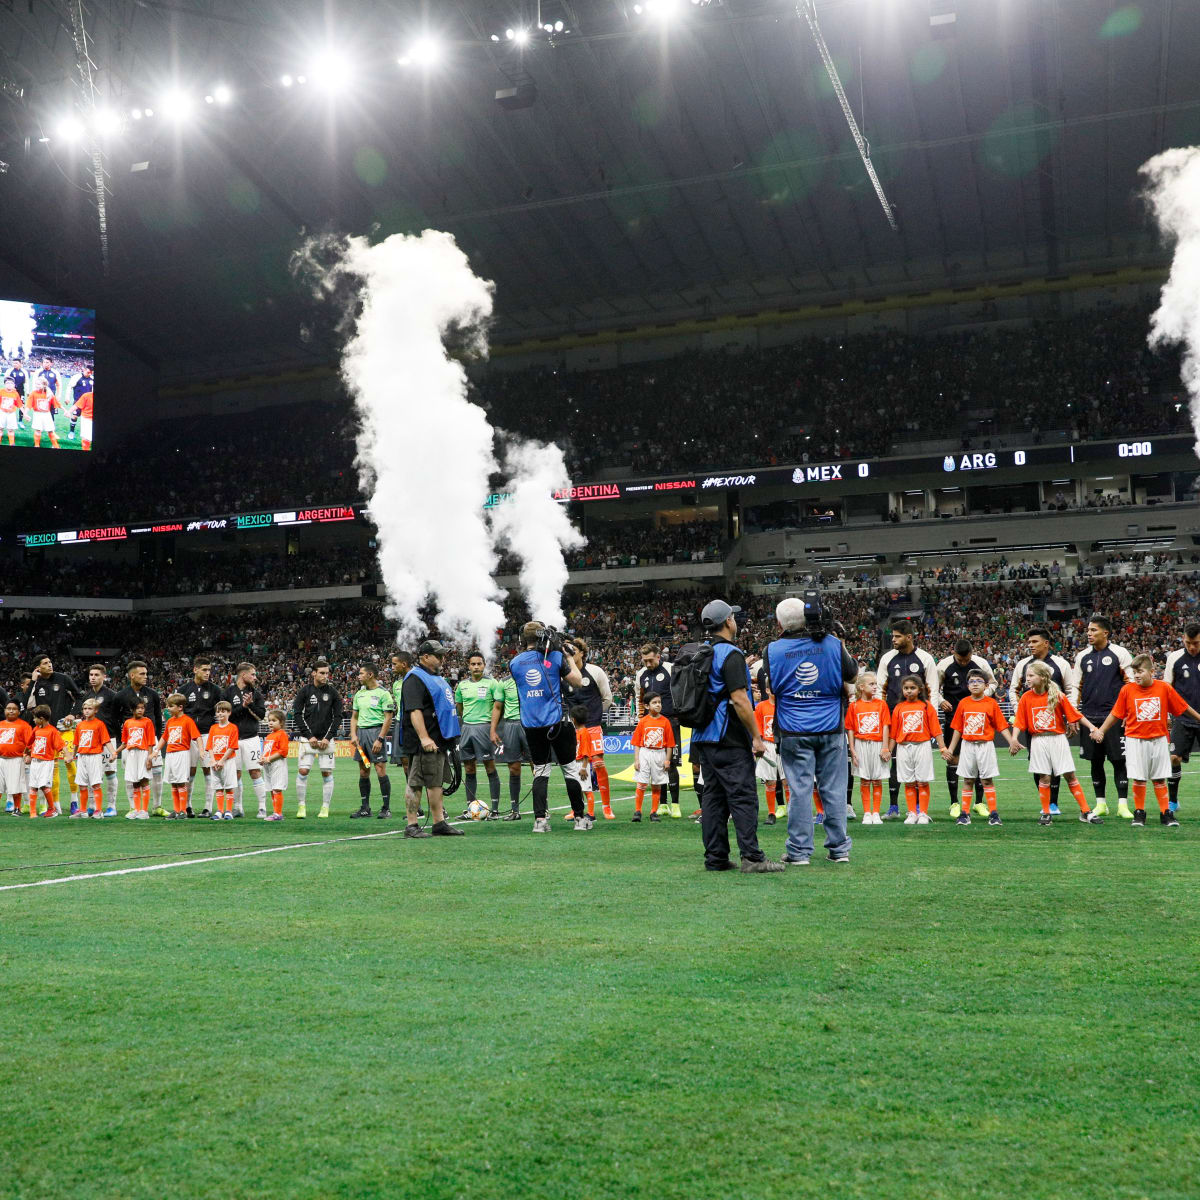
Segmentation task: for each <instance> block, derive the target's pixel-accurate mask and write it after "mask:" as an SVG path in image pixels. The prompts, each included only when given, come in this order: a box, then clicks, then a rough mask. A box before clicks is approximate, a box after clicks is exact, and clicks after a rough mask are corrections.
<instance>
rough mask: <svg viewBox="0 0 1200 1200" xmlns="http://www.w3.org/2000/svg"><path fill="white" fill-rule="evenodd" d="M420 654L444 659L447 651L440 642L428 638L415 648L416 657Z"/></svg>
mask: <svg viewBox="0 0 1200 1200" xmlns="http://www.w3.org/2000/svg"><path fill="white" fill-rule="evenodd" d="M422 654H436V655H437V656H438V658H445V656H446V654H447V650H446V647H445V646H443V645H442V643H441V642H439V641H436V640H435V639H433V638H430V639H429V640H428V641H425V642H422V643H421V644H420V645H419V646H418V647H417V655H418V656H420V655H422Z"/></svg>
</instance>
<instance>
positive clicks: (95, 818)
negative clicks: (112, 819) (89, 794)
mask: <svg viewBox="0 0 1200 1200" xmlns="http://www.w3.org/2000/svg"><path fill="white" fill-rule="evenodd" d="M105 816H106V814H105V813H102V812H101V811H100V810H99V809H96V811H95V812H94V813H92V820H93V821H103V820H104V818H105Z"/></svg>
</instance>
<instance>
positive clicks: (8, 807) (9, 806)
mask: <svg viewBox="0 0 1200 1200" xmlns="http://www.w3.org/2000/svg"><path fill="white" fill-rule="evenodd" d="M16 810H17V806H16V805H15V804H14V803H13V802H12V800H11V799H9V800H7V801H5V804H4V811H5V812H6V813H11V812H16Z"/></svg>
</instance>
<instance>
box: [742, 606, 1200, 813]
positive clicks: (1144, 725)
mask: <svg viewBox="0 0 1200 1200" xmlns="http://www.w3.org/2000/svg"><path fill="white" fill-rule="evenodd" d="M1111 632H1112V628H1111V624H1110V622H1109V621H1108V620H1107V619H1106V618H1104V617H1102V616H1099V615H1097V616H1093V617H1092V618H1091V620H1090V621H1089V623H1088V627H1087V638H1088V643H1089V645H1088V649H1087V650H1084V651H1081V652H1080V653H1079V654H1078V655H1077V656H1076V658H1075V662H1074V664H1071V663H1069V662H1068V661H1067V660H1066V659H1065V658H1063V657H1061V656H1060V655H1055V654H1052V653H1051V652H1050V637H1049V631H1048V630H1046V629H1045V628H1043V627H1041V626H1035V627H1034V628H1032V629H1030V630H1029V631H1028V633H1027V635H1026V636H1027V641H1028V648H1029V651H1030V652H1029V654H1028V655H1027V656H1026V657H1024V658H1022V659H1021V660H1020V661H1019V662H1018V663H1017V664H1016V667H1015V669H1014V672H1013V679H1012V686H1011V687H1010V690H1009V698H1010V700H1011V701H1012V704H1013V706H1014V724H1015V728H1016V730H1017V731H1018V733H1024V734H1025V735H1026V737H1027V740H1028V749H1029V756H1030V761H1029V771H1030V773H1031V774H1032V775H1033V776H1034V778H1035V783H1036V786H1037V789H1038V798H1039V801H1040V803H1041V809H1042V814H1041V816H1040V818H1039V822H1040V823H1041V824H1045V825H1048V824H1050V823H1051V822H1052V820H1053V817H1054V816H1057V815H1058V814H1059V808H1058V803H1057V801H1058V792H1059V786H1060V782H1065V783H1066V784H1067V786H1068V789H1069V790H1070V792H1071V794H1072V796H1073V797H1074V798H1075V800H1076V802H1077V804H1078V805H1079V809H1080V819H1081V820H1083V821H1086V822H1088V823H1090V824H1098V823H1100V819H1101V818H1102V817H1103V816H1105V815H1107V813H1108V811H1109V810H1108V804H1107V801H1106V799H1105V793H1106V778H1105V764H1106V762H1107V763H1110V764H1111V765H1112V768H1113V778H1114V784H1115V787H1116V790H1117V796H1118V815H1119V816H1122V817H1125V818H1127V819H1129V820H1131V821H1132V822H1133V823H1134V825H1135V826H1144V825H1145V820H1146V818H1145V797H1146V786H1147V783H1149V784H1151V785H1152V786H1153V790H1154V795H1155V799H1156V801H1157V803H1158V807H1159V811H1160V820H1161V823H1162V824H1163V825H1168V826H1175V825H1178V818H1177V816H1176V815H1175V814H1176V811H1177V809H1178V805H1179V781H1180V772H1181V767H1182V763H1184V762H1187V761H1188V759H1189V757H1190V755H1191V751H1192V750H1193V749H1194V748H1195V747H1196V746H1197V745H1198V744H1200V711H1198V709H1200V624H1195V623H1192V624H1188V625H1187V626H1186V627H1185V629H1184V636H1183V643H1184V644H1183V646H1182V647H1181V648H1180V649H1177V650H1174V651H1172V652H1171V653H1170V654H1169V655H1168V656H1167V660H1166V663H1165V667H1164V671H1163V679H1162V680H1161V681H1160V680H1157V679H1156V671H1155V664H1154V660H1153V658H1152V657H1151V656H1150V655H1148V654H1140V655H1137V656H1136V657H1133V656H1131V655H1130V653H1129V652H1128V651H1127V650H1126V649H1125V648H1124V647H1122V646H1118V645H1116V644H1115V643H1113V642H1112V641H1111V640H1110V635H1111ZM891 634H892V649H891V650H890V651H888V652H887V653H886V654H884V655H883V656H882V658H881V659H880V662H879V666H878V669H877V671H876V672H864V673H862V674H861V675H860V677H859V679H858V681H857V684H856V689H855V697H854V699H853V701H852V702H851V703H850V704H849V706H848V708H847V713H846V730H847V741H848V752H849V756H850V761H851V768H850V779H849V787H850V795H848V797H847V799H848V801H849V800H850V799H851V798H852V794H853V779H854V776H855V775H857V776H858V777H859V781H860V783H859V792H860V799H861V804H862V812H863V824H882V823H883V821H884V820H887V819H891V818H898V817H899V805H898V800H899V793H900V788H901V787H903V788H904V791H905V807H906V809H907V815H906V816H905V818H904V823H905V824H909V825H924V824H928V823H929V822H930V820H931V818H930V816H929V803H930V791H931V786H932V782H933V779H934V764H933V754H932V746H933V745H934V744H936V745H937V747H938V750H939V752H940V754H941V755H942V758H943V759H944V760H945V762H946V764H947V765H946V786H947V791H948V793H949V799H950V815H951V817H952V818H953V819H955V820H956V821H957V823H958V824H960V825H969V824H970V823H971V817H970V813H971V803H970V790H968V793H967V795H966V797H964V798H963V799H962V800H961V801H960V796H959V788H960V785H961V784H965V785H966V786H967V788H968V789H974V791H975V805H974V811H975V813H976V815H979V816H986V817H987V819H988V822H989V824H992V825H999V824H1001V820H1000V816H999V814H998V811H997V801H996V792H995V780H996V777H997V774H998V762H997V760H996V751H995V739H996V737H998V736H1000V737H1003V738H1004V739H1005V740H1006V741H1007V742H1008V743H1009V746H1010V750H1011V753H1012V754H1014V755H1015V754H1018V753H1020V750H1021V745H1020V743H1019V742H1018V740H1017V738H1016V737H1015V736H1014V735H1013V732H1012V731H1011V730H1010V729H1009V727H1008V721H1007V719H1006V718H1005V716H1004V714H1003V712H1002V711H1001V709H1000V706H999V704H998V703H997V702H996V700H995V691H996V679H995V675H994V672H993V671H992V669H991V667H990V666H989V664H988V663H987V662H986V661H985V660H984V659H983V658H981V657H980V656H978V655H976V654H974V652H973V647H972V645H971V643H970V642H969V641H967V640H965V639H963V640H960V641H959V642H958V643H957V644H956V646H955V648H954V653H953V654H951V655H948V656H947V657H945V658H944V659H942V660H941V661H940V662H935V660H934V659H933V657H932V656H931V655H930V654H928V653H927V652H926V651H923V650H920V649H918V648H917V647H916V645H915V643H914V629H913V626H912V623H911V622H909V621H897V622H895V623H894V624H893V625H892V627H891ZM759 686H761V683H760V685H759ZM756 690H757V689H756ZM773 712H774V706H773V704H772V703H771V701H770V700H769V699H767V700H765V701H760V702H759V704H758V705H757V706H756V713H757V714H758V722H759V729H760V732H761V733H762V735H763V738H764V740H765V741H768V742H770V740H771V739H770V731H771V720H772V717H773ZM1169 718H1174V720H1173V721H1169ZM1080 726H1082V727H1083V728H1084V729H1086V730H1087V731H1088V734H1087V736H1084V737H1082V738H1081V741H1080V746H1081V751H1082V754H1083V757H1084V759H1085V760H1087V761H1088V763H1089V765H1090V768H1091V777H1092V786H1093V790H1094V795H1095V804H1094V806H1093V807H1092V808H1090V809H1089V807H1088V804H1087V801H1086V799H1085V797H1084V793H1083V788H1082V786H1081V785H1080V783H1079V780H1078V778H1077V776H1076V772H1075V764H1074V759H1073V757H1072V754H1071V749H1070V743H1069V741H1068V738H1069V737H1070V736H1071V735H1073V734H1074V733H1075V732H1076V731H1077V729H1078V728H1079V727H1080ZM759 778H760V779H762V780H765V781H767V808H768V817H767V822H768V823H773V820H774V816H775V807H776V806H775V796H774V792H775V787H776V785H777V783H781V782H782V773H781V771H780V770H779V768H778V760H777V757H776V755H775V754H774V752H773V747H772V748H771V752H770V753H768V755H766V756H764V759H763V760H761V761H760V763H759ZM884 780H887V781H888V789H889V800H890V804H889V808H888V811H887V813H886V814H884V813H882V812H881V807H882V787H883V782H884ZM1131 782H1132V792H1133V807H1132V808H1130V806H1129V791H1130V785H1131ZM813 801H814V803H815V804H816V806H817V809H818V813H819V812H820V809H821V802H820V797H819V796H816V795H814V797H813ZM849 811H850V813H851V816H852V818H853V809H852V808H851V809H849Z"/></svg>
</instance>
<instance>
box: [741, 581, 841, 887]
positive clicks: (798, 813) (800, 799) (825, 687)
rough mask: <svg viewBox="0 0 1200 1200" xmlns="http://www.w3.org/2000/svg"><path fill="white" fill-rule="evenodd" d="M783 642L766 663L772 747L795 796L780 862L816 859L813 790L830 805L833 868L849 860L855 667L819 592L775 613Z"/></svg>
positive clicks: (802, 862)
mask: <svg viewBox="0 0 1200 1200" xmlns="http://www.w3.org/2000/svg"><path fill="white" fill-rule="evenodd" d="M775 619H776V620H777V621H778V622H779V628H780V631H781V635H782V636H781V637H780V638H779V639H778V640H777V641H774V642H772V643H771V644H770V645H769V646H768V647H767V652H766V654H765V656H764V658H765V661H766V667H767V680H768V684H769V686H770V689H771V693H772V695H773V696H774V697H775V741H776V743H777V744H778V746H779V759H780V762H782V764H783V773H784V775H785V777H786V778H787V781H788V785H789V786H790V787H791V789H792V802H791V803H790V804H789V805H788V817H787V826H788V830H787V832H788V836H787V845H786V847H785V849H784V854H783V861H784V862H785V863H788V864H790V865H792V866H807V865H808V862H809V859H811V858H812V853H813V811H812V802H811V799H810V797H811V796H812V793H813V784H814V782H815V783H816V788H817V792H818V793H819V794H820V797H821V801H822V803H823V804H824V806H825V850H826V852H827V853H828V855H829V861H830V862H836V863H845V862H849V861H850V838H849V836H848V835H847V833H846V771H847V764H846V733H845V730H844V729H843V728H842V720H843V712H842V698H843V696H844V694H845V685H846V684H847V683H852V682H853V681H854V679H855V677H856V676H857V675H858V664H857V663H856V662H855V661H854V659H853V658H851V657H850V655H849V654H848V653H847V652H846V648H845V647H844V646H843V645H842V643H841V642H840V641H839V640H838V639H837V638H836V637H834V636H833V634H832V633H829V632H828V628H827V625H826V621H825V614H824V613H823V612H822V611H821V604H820V600H819V598H818V597H817V594H816V593H815V592H807V593H806V594H805V598H804V599H803V600H800V599H798V598H796V597H789V598H788V599H786V600H781V601H780V602H779V604H778V606H777V607H776V609H775Z"/></svg>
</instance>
